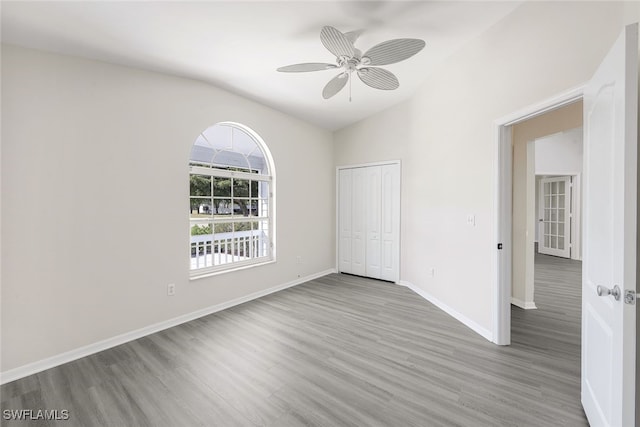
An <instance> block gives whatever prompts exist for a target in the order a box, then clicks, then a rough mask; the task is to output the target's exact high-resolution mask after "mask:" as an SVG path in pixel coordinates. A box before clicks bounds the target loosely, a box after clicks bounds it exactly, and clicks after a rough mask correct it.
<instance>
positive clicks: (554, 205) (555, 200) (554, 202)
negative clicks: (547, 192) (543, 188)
mask: <svg viewBox="0 0 640 427" xmlns="http://www.w3.org/2000/svg"><path fill="white" fill-rule="evenodd" d="M551 207H552V208H557V207H558V196H553V197H551Z"/></svg>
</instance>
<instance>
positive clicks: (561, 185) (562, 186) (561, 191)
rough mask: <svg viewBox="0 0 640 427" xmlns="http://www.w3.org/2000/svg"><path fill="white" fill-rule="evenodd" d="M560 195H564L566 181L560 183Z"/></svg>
mask: <svg viewBox="0 0 640 427" xmlns="http://www.w3.org/2000/svg"><path fill="white" fill-rule="evenodd" d="M558 194H564V181H559V182H558Z"/></svg>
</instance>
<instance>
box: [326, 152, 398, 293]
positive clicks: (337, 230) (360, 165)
mask: <svg viewBox="0 0 640 427" xmlns="http://www.w3.org/2000/svg"><path fill="white" fill-rule="evenodd" d="M385 165H398V169H399V171H400V177H399V179H400V182H399V185H400V225H399V227H398V228H399V229H398V278H397V279H396V281H395V283H396V284H399V283H400V261H401V258H400V257H401V256H402V249H401V247H402V162H401V161H400V160H399V159H398V160H387V161H380V162H370V163H357V164H352V165H341V166H336V186H335V188H336V195H335V201H336V206H335V208H336V211H335V221H336V222H335V227H334V229H335V251H336V256H335V270H336V271H338V272H339V271H340V258H339V257H340V251H339V245H340V171H341V170H343V169H356V168H366V167H370V166H385Z"/></svg>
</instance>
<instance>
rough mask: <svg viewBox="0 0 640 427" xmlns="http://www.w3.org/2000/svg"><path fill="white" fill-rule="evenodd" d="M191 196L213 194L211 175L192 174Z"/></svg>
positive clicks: (190, 183) (190, 181)
mask: <svg viewBox="0 0 640 427" xmlns="http://www.w3.org/2000/svg"><path fill="white" fill-rule="evenodd" d="M189 187H190V190H191V197H193V196H211V177H210V176H205V175H191V176H190V178H189Z"/></svg>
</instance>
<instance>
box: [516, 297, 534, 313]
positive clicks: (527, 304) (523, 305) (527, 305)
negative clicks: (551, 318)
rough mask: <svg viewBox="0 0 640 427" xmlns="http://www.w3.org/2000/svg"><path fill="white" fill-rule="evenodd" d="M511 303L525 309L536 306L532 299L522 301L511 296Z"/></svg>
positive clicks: (532, 308) (531, 308)
mask: <svg viewBox="0 0 640 427" xmlns="http://www.w3.org/2000/svg"><path fill="white" fill-rule="evenodd" d="M511 304H513V305H515V306H518V307H520V308H523V309H525V310H536V309H537V308H538V307H536V303H535V302H533V301H526V302H525V301H522V300H519V299H518V298H513V297H511Z"/></svg>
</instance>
